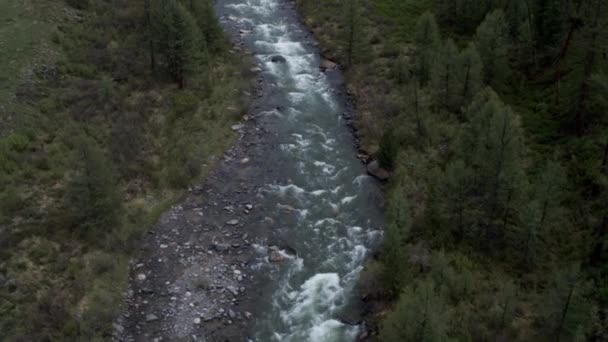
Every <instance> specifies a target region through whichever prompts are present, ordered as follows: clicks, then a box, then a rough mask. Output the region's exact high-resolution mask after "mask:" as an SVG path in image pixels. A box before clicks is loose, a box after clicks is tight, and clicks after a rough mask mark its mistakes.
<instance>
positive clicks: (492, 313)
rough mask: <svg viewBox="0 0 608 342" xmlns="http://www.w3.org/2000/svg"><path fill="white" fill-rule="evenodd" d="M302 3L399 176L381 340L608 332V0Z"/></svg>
mask: <svg viewBox="0 0 608 342" xmlns="http://www.w3.org/2000/svg"><path fill="white" fill-rule="evenodd" d="M298 5H299V8H300V10H301V11H302V13H303V18H304V21H305V22H306V23H307V24H308V25H309V26H310V27H311V28H312V29H313V30H314V32H315V33H316V35H317V36H318V38H319V40H320V42H321V46H322V49H323V52H324V53H325V55H326V56H328V57H329V58H332V59H336V60H338V61H339V62H340V63H342V64H343V66H344V67H345V69H346V76H347V82H348V87H349V89H350V90H351V92H352V93H353V94H354V95H355V98H356V101H357V106H358V122H357V129H358V133H359V135H360V137H361V138H362V143H363V148H364V149H365V150H366V151H367V152H369V153H371V154H373V155H374V156H375V157H376V158H377V159H378V160H379V161H380V162H381V164H382V165H383V166H384V167H385V168H387V169H390V170H391V171H392V176H391V179H390V182H389V184H388V190H387V208H386V218H387V224H386V231H385V243H384V247H383V249H382V251H381V252H380V256H379V258H378V260H377V261H375V262H371V263H370V264H369V265H368V267H367V273H366V274H365V275H364V276H363V279H364V281H363V283H362V285H361V286H362V291H363V294H364V295H365V298H366V299H367V300H369V301H371V302H376V303H378V302H380V303H384V304H383V305H377V304H376V316H375V319H376V320H378V321H379V323H378V332H377V333H378V335H377V336H376V339H377V340H378V341H383V342H390V341H396V342H397V341H448V340H454V341H511V340H513V341H583V340H587V341H605V340H608V317H607V316H608V264H607V261H608V250H607V249H608V246H607V244H608V242H607V235H608V115H607V113H608V74H607V72H608V69H607V67H608V59H607V53H608V30H606V27H608V4H607V3H605V1H603V0H512V1H506V0H490V1H481V0H479V1H478V0H457V1H453V0H436V1H430V0H407V1H406V0H375V1H364V0H350V1H339V0H321V1H312V0H299V1H298ZM370 279H371V280H370ZM374 279H375V281H374ZM378 307H379V308H378Z"/></svg>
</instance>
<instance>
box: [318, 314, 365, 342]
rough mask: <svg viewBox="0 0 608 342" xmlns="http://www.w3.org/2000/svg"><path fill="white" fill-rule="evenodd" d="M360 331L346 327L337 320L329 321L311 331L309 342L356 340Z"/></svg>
mask: <svg viewBox="0 0 608 342" xmlns="http://www.w3.org/2000/svg"><path fill="white" fill-rule="evenodd" d="M358 331H359V329H358V328H357V327H352V326H346V325H345V324H343V323H341V322H339V321H336V320H335V319H330V320H327V321H325V322H323V323H321V324H319V325H316V326H314V327H312V329H310V332H309V334H308V341H311V342H312V341H314V342H330V341H342V340H354V338H355V337H356V336H357V333H358Z"/></svg>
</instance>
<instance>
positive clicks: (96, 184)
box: [64, 136, 121, 241]
mask: <svg viewBox="0 0 608 342" xmlns="http://www.w3.org/2000/svg"><path fill="white" fill-rule="evenodd" d="M75 148H76V150H75V152H74V164H75V165H77V168H76V170H74V173H73V174H72V176H71V178H70V179H69V181H68V184H67V186H66V196H65V202H64V207H65V208H66V210H67V211H68V222H69V224H70V226H71V227H72V229H73V231H75V232H76V234H77V235H78V236H81V237H86V238H89V239H91V240H92V241H95V240H96V239H97V238H99V237H102V236H103V235H104V234H106V233H108V232H109V231H112V230H113V229H115V228H116V226H117V225H118V223H119V219H120V211H121V202H120V198H119V197H118V191H117V188H116V184H115V176H114V172H113V170H112V169H111V168H110V165H111V163H110V162H109V161H108V159H107V158H106V157H105V156H104V155H103V152H102V151H101V149H100V148H99V147H98V145H97V144H96V143H95V142H94V141H93V140H92V139H91V138H88V137H86V136H80V137H77V138H76V144H75Z"/></svg>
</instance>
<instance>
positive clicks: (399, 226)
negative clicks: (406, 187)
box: [382, 186, 412, 292]
mask: <svg viewBox="0 0 608 342" xmlns="http://www.w3.org/2000/svg"><path fill="white" fill-rule="evenodd" d="M388 203H389V207H388V208H387V212H386V221H387V223H386V231H385V236H384V248H383V259H382V260H383V263H384V267H385V283H386V284H388V287H389V288H390V289H392V290H393V291H395V292H396V291H398V290H399V289H400V288H401V285H402V284H401V282H402V277H403V263H404V262H405V260H406V258H405V242H406V240H407V238H408V237H409V233H410V228H411V224H412V222H411V221H412V218H411V213H410V206H409V203H408V201H407V199H406V198H405V194H404V193H403V191H402V189H401V187H399V186H397V187H395V188H394V189H391V191H390V193H389V201H388Z"/></svg>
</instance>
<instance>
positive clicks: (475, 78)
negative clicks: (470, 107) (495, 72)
mask: <svg viewBox="0 0 608 342" xmlns="http://www.w3.org/2000/svg"><path fill="white" fill-rule="evenodd" d="M456 69H457V70H458V71H459V74H458V75H459V78H460V80H459V82H458V85H459V87H458V88H457V96H459V102H458V104H459V107H463V106H466V105H467V104H468V103H470V101H471V100H472V99H473V96H474V95H475V94H477V92H479V90H480V89H481V88H482V86H483V74H482V72H483V63H482V62H481V57H480V56H479V52H477V47H476V46H475V43H472V42H471V43H469V45H468V46H467V47H466V49H464V50H462V52H461V53H460V55H459V56H458V64H457V67H456Z"/></svg>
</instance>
